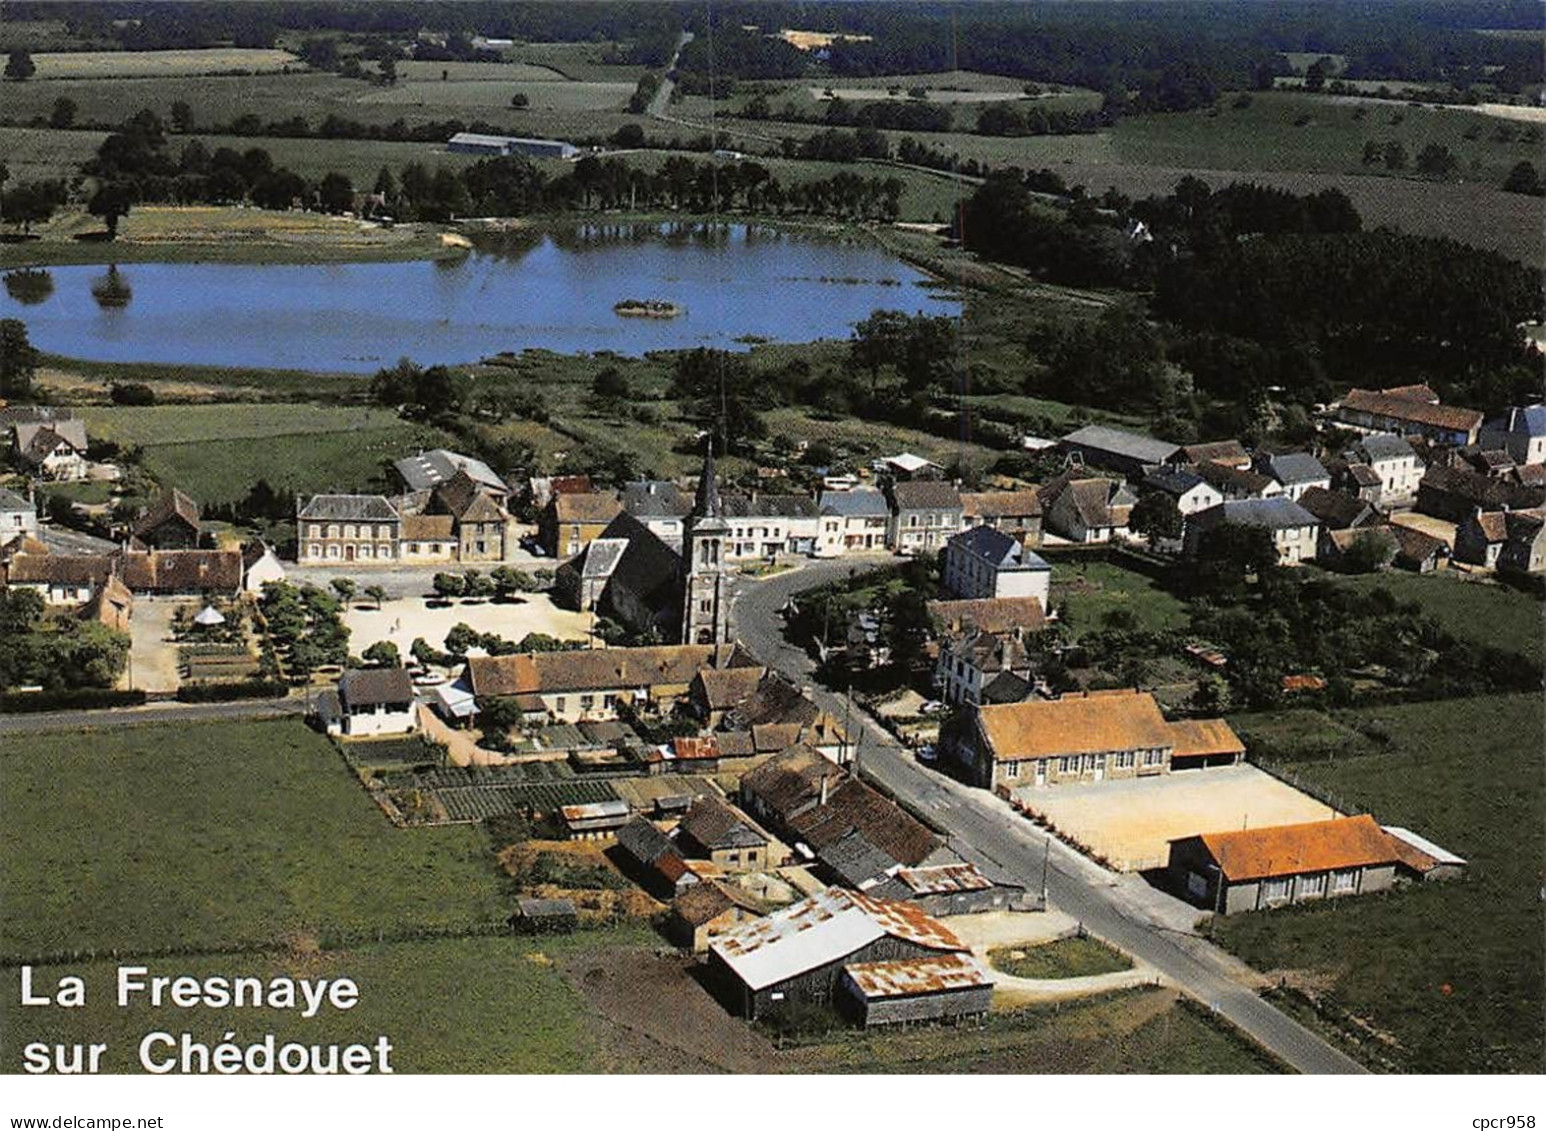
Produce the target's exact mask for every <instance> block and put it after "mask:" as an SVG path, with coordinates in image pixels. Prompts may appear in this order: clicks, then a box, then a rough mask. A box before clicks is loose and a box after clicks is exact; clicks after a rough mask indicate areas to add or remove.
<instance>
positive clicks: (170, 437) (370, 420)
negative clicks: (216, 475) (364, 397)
mask: <svg viewBox="0 0 1546 1131" xmlns="http://www.w3.org/2000/svg"><path fill="white" fill-rule="evenodd" d="M81 415H82V416H84V417H85V418H86V427H87V428H88V429H89V430H90V432H91V434H92V435H93V436H98V437H101V438H102V439H104V440H112V441H114V442H115V443H118V444H137V445H141V446H145V447H149V446H153V445H157V444H177V443H186V442H190V441H206V442H207V441H211V440H246V439H259V438H262V437H269V436H291V435H296V434H298V433H308V432H374V431H380V430H382V429H389V428H394V427H396V426H397V425H398V424H399V423H400V422H399V420H398V416H397V414H396V413H395V412H392V411H391V410H389V409H384V408H363V407H361V408H328V407H324V406H322V405H314V404H288V403H282V404H262V405H258V404H209V405H153V406H150V407H144V408H140V407H135V408H125V407H114V408H105V407H104V408H85V409H82V410H81Z"/></svg>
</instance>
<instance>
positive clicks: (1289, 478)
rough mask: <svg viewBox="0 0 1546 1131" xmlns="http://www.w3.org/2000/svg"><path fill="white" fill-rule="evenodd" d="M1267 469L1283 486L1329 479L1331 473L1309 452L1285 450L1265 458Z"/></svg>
mask: <svg viewBox="0 0 1546 1131" xmlns="http://www.w3.org/2000/svg"><path fill="white" fill-rule="evenodd" d="M1267 470H1268V471H1269V472H1270V473H1271V475H1272V477H1273V478H1274V479H1276V480H1277V481H1278V482H1279V483H1281V484H1283V486H1285V487H1288V486H1290V485H1292V484H1296V483H1315V482H1318V481H1319V480H1322V479H1330V478H1331V473H1330V472H1328V471H1327V470H1326V469H1325V467H1323V466H1322V465H1321V461H1320V460H1318V459H1316V458H1315V457H1314V456H1312V455H1311V454H1310V453H1309V452H1287V453H1285V454H1283V455H1280V456H1272V457H1270V458H1269V459H1268V460H1267Z"/></svg>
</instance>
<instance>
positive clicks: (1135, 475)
mask: <svg viewBox="0 0 1546 1131" xmlns="http://www.w3.org/2000/svg"><path fill="white" fill-rule="evenodd" d="M1058 447H1059V448H1061V449H1062V450H1063V451H1065V452H1067V453H1069V454H1070V455H1073V456H1076V457H1077V458H1078V460H1079V461H1080V463H1081V464H1082V465H1083V466H1085V467H1104V468H1106V469H1108V470H1110V471H1116V472H1120V473H1121V474H1123V475H1125V476H1127V477H1128V478H1130V479H1141V478H1143V476H1144V473H1145V472H1147V471H1148V469H1149V468H1151V467H1154V466H1156V465H1158V464H1164V463H1174V462H1175V461H1176V459H1177V458H1178V457H1179V456H1180V454H1181V449H1180V447H1179V446H1177V445H1175V444H1171V443H1167V442H1166V441H1164V440H1156V439H1154V438H1153V437H1152V436H1142V435H1139V434H1138V433H1136V432H1125V431H1123V430H1122V429H1120V428H1108V427H1107V426H1106V425H1104V424H1090V425H1086V426H1085V427H1083V428H1080V429H1078V430H1077V431H1074V432H1070V433H1069V434H1068V435H1066V436H1064V437H1063V438H1062V439H1061V440H1059V441H1058Z"/></svg>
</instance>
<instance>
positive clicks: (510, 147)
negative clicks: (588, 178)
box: [446, 131, 580, 161]
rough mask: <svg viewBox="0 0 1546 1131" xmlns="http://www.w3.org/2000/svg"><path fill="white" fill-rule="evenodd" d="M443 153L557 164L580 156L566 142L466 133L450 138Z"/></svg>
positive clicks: (576, 150) (539, 138)
mask: <svg viewBox="0 0 1546 1131" xmlns="http://www.w3.org/2000/svg"><path fill="white" fill-rule="evenodd" d="M446 152H447V153H467V154H471V155H472V156H475V157H546V158H551V159H553V160H558V161H572V160H573V159H574V158H576V157H578V156H579V154H580V151H579V150H578V149H576V148H575V147H574V146H572V145H570V144H569V143H568V142H567V141H554V140H552V139H550V138H543V137H505V136H503V135H502V134H474V133H467V132H466V131H463V132H462V133H459V134H453V135H452V136H451V140H450V141H448V142H446Z"/></svg>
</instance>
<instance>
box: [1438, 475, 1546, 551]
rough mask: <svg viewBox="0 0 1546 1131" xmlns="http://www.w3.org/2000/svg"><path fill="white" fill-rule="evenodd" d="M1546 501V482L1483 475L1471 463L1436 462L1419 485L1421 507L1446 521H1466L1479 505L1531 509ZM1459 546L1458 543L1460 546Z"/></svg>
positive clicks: (1488, 507)
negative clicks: (1449, 464) (1446, 464)
mask: <svg viewBox="0 0 1546 1131" xmlns="http://www.w3.org/2000/svg"><path fill="white" fill-rule="evenodd" d="M1543 504H1546V486H1526V485H1524V484H1522V483H1520V482H1518V481H1517V480H1513V479H1509V478H1503V477H1493V476H1488V475H1483V474H1481V473H1480V472H1476V471H1472V470H1471V469H1470V468H1468V467H1435V466H1433V464H1432V462H1430V463H1429V465H1428V470H1427V472H1426V473H1425V474H1424V475H1423V477H1422V482H1421V483H1419V484H1418V487H1417V507H1416V509H1417V511H1418V512H1419V513H1421V514H1425V515H1428V516H1430V517H1432V518H1440V519H1443V520H1444V521H1445V522H1453V523H1457V524H1458V523H1462V522H1464V521H1465V520H1466V518H1467V517H1468V516H1469V515H1471V514H1472V513H1473V512H1474V511H1475V510H1476V509H1477V508H1481V509H1482V510H1484V511H1501V510H1503V509H1504V508H1505V507H1506V508H1508V509H1509V510H1531V509H1533V508H1535V507H1539V506H1541V505H1543ZM1456 548H1457V549H1458V546H1457V547H1456Z"/></svg>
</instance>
